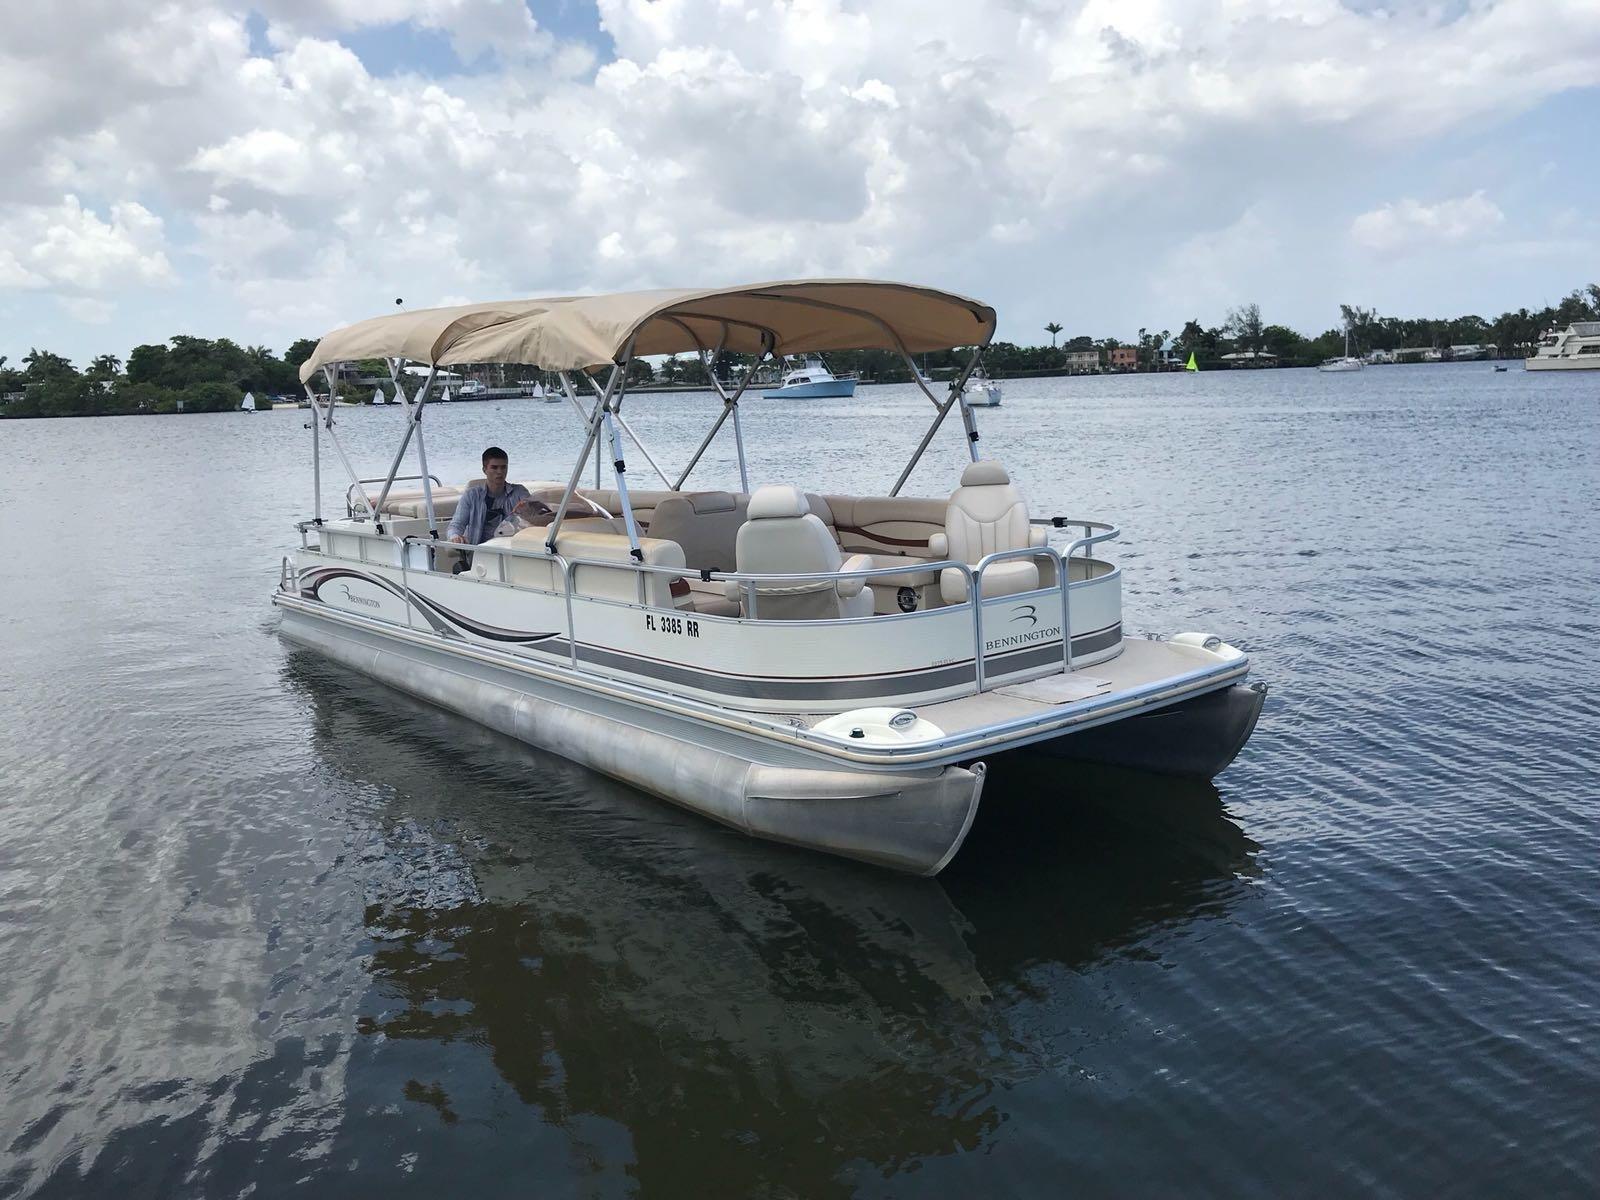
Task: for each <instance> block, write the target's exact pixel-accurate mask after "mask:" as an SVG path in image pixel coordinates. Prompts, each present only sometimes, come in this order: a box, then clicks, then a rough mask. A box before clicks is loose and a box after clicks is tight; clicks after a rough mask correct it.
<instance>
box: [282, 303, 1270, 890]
mask: <svg viewBox="0 0 1600 1200" xmlns="http://www.w3.org/2000/svg"><path fill="white" fill-rule="evenodd" d="M994 327H995V315H994V310H993V309H991V308H989V307H988V306H986V305H983V304H981V303H979V302H977V301H975V300H969V299H967V298H965V297H961V296H955V295H952V294H950V293H945V292H940V291H936V290H934V289H928V288H915V287H908V286H906V285H900V284H881V283H873V282H868V281H856V280H812V281H793V282H780V283H770V284H759V285H752V286H749V287H741V288H720V289H710V290H694V291H671V292H665V291H656V292H645V293H632V294H622V295H613V296H594V297H579V298H562V299H559V300H529V301H519V302H512V303H504V304H494V305H468V306H461V307H458V308H453V309H444V310H434V311H432V312H423V313H418V312H410V313H407V314H406V315H405V320H404V321H397V320H396V319H395V318H394V317H384V318H378V319H375V320H373V321H367V322H363V323H361V324H358V325H355V326H351V327H349V328H346V329H343V330H338V331H335V332H334V333H331V334H329V335H328V336H327V337H325V338H323V339H322V341H321V342H320V343H319V344H318V346H317V348H316V350H315V352H314V353H313V354H312V357H311V358H310V359H308V360H307V361H306V363H305V364H304V365H303V367H302V369H301V378H302V381H303V382H305V383H306V385H307V388H306V391H307V396H308V398H311V399H312V400H313V402H314V403H315V404H316V408H317V419H316V420H314V421H313V422H312V428H313V441H312V461H313V474H314V476H315V477H316V480H317V482H316V483H315V484H314V491H315V496H316V501H315V504H316V507H315V510H314V515H313V516H312V518H311V519H309V520H307V521H304V522H301V523H300V525H299V527H298V528H299V532H300V538H301V545H300V547H299V548H298V549H297V550H295V551H294V552H293V554H292V555H290V556H287V557H285V559H284V561H283V563H282V569H281V575H280V580H279V586H278V590H277V592H276V593H275V595H274V596H273V601H274V603H275V604H276V605H277V606H278V607H279V608H280V609H281V610H282V622H281V631H282V633H283V635H284V636H285V637H286V638H288V639H289V640H291V641H293V642H296V643H299V644H301V645H304V646H307V647H309V648H311V649H313V650H315V651H317V652H319V653H321V654H323V655H325V656H327V657H329V658H331V659H334V660H336V661H338V662H341V663H344V664H346V665H347V666H349V667H351V668H353V669H355V670H358V671H362V672H364V673H366V674H368V675H371V676H373V677H375V678H378V679H380V680H383V681H385V682H387V683H389V684H391V685H393V686H395V687H397V688H399V689H401V690H404V691H406V692H409V693H411V694H412V695H415V696H418V697H421V698H423V699H425V700H428V701H430V702H432V703H435V704H437V705H439V706H441V707H444V708H447V709H451V710H453V711H456V712H459V713H462V714H465V715H467V716H469V717H472V718H474V719H477V720H479V721H482V722H484V723H486V724H489V725H491V726H492V727H494V728H496V729H499V730H501V731H503V732H505V733H507V734H510V735H512V736H514V737H518V738H521V739H522V740H524V741H527V742H529V743H531V744H533V745H536V746H540V747H543V748H545V749H548V750H552V751H555V752H557V753H560V754H563V755H565V756H567V757H569V758H571V759H573V760H574V761H577V762H579V763H582V764H584V765H586V766H588V767H591V768H593V769H595V770H597V771H600V772H602V773H604V774H607V775H610V776H612V777H614V778H617V779H621V780H623V781H625V782H628V783H631V784H633V785H635V786H637V787H640V788H641V789H643V790H645V791H649V792H652V793H654V794H656V795H659V796H662V797H664V798H666V799H668V800H671V801H673V802H675V803H677V804H680V805H682V806H684V807H686V808H690V809H693V810H694V811H697V812H700V813H702V814H704V815H706V816H709V817H711V818H713V819H715V820H718V821H721V822H723V823H725V824H727V825H730V826H733V827H734V828H736V829H740V830H743V831H744V832H746V833H749V834H752V835H754V836H757V837H764V838H769V839H772V840H775V841H781V842H788V843H793V844H797V845H801V846H806V847H809V848H812V849H816V850H823V851H827V852H831V853H836V854H841V855H845V856H847V857H851V858H856V859H860V860H863V861H867V862H871V863H876V864H879V865H883V866H888V867H892V868H895V869H899V870H905V871H911V872H916V873H921V874H933V873H935V872H937V871H938V870H940V869H941V868H942V867H943V866H944V865H945V864H946V863H948V862H949V861H950V859H951V858H952V857H953V856H954V854H955V853H956V851H957V850H958V849H959V848H960V845H961V843H962V841H963V840H964V839H965V837H966V834H967V831H968V829H969V828H970V826H971V823H972V820H973V817H974V815H975V813H976V811H977V808H978V804H979V800H980V797H981V795H982V791H983V783H984V776H985V773H986V770H987V766H986V764H987V763H988V762H989V761H991V760H993V759H994V758H995V757H996V756H998V755H1004V754H1010V753H1013V752H1016V751H1020V750H1022V749H1024V748H1042V749H1045V750H1046V751H1047V752H1049V753H1051V754H1054V755H1057V756H1060V757H1062V758H1065V759H1069V760H1070V759H1084V760H1093V761H1113V762H1117V763H1120V764H1123V765H1133V766H1139V767H1144V768H1147V769H1150V770H1158V771H1165V772H1170V773H1174V774H1184V775H1199V776H1204V777H1209V776H1211V775H1214V774H1216V773H1217V772H1218V771H1220V770H1222V769H1223V768H1224V767H1225V766H1226V765H1227V764H1228V762H1229V761H1231V760H1232V758H1233V757H1234V755H1235V754H1236V753H1237V752H1238V750H1239V748H1240V747H1241V746H1242V745H1243V744H1244V741H1245V740H1246V739H1247V738H1248V737H1249V736H1250V733H1251V731H1252V730H1253V729H1254V726H1255V722H1256V718H1257V716H1258V715H1259V713H1260V710H1261V704H1262V699H1263V695H1264V688H1262V687H1261V685H1248V684H1247V683H1246V679H1247V675H1248V672H1249V666H1250V664H1249V660H1248V658H1247V657H1246V656H1245V655H1244V653H1243V652H1241V651H1240V650H1238V649H1236V648H1234V647H1232V646H1230V645H1227V644H1226V643H1224V642H1223V641H1222V640H1221V639H1220V638H1218V637H1216V636H1212V635H1209V634H1204V633H1186V634H1180V635H1177V636H1174V637H1172V638H1170V639H1165V640H1153V639H1147V638H1128V637H1125V636H1124V632H1123V617H1122V580H1121V570H1120V568H1118V567H1117V566H1116V564H1114V563H1113V562H1111V561H1110V560H1109V559H1108V558H1106V557H1104V556H1103V555H1104V550H1103V547H1104V546H1106V545H1107V544H1108V543H1109V542H1111V541H1112V540H1113V539H1114V538H1115V537H1116V536H1117V530H1116V529H1115V528H1114V527H1113V526H1111V525H1109V524H1106V523H1104V522H1099V521H1095V520H1089V519H1081V518H1077V517H1070V518H1069V517H1065V516H1057V517H1048V518H1046V517H1039V516H1035V515H1032V514H1030V512H1029V510H1028V507H1027V504H1026V502H1025V500H1024V499H1023V496H1022V493H1021V491H1020V489H1019V488H1018V487H1017V485H1016V484H1015V483H1014V482H1013V480H1012V479H1011V476H1010V472H1009V471H1008V470H1007V469H1006V468H1005V466H1004V465H1003V464H1002V463H1001V462H999V461H997V460H995V459H992V458H983V457H981V456H980V454H979V445H980V440H979V432H978V428H977V423H976V419H975V417H974V414H973V411H972V405H971V403H970V400H969V398H968V395H967V392H966V385H967V384H968V382H969V380H970V377H971V375H972V373H973V372H974V371H975V370H976V369H977V367H978V366H979V365H980V363H981V359H982V353H983V349H984V347H985V346H987V344H988V341H989V339H990V338H991V337H992V336H993V334H994ZM956 348H966V349H967V350H968V351H969V353H970V356H969V357H968V359H967V363H966V366H965V368H964V369H963V370H961V371H960V372H958V374H957V376H956V378H955V379H953V380H952V381H951V382H950V384H949V387H948V389H947V390H946V392H945V394H944V395H943V396H942V397H940V396H936V395H934V394H933V392H932V389H927V388H925V389H924V390H926V391H927V393H928V395H927V398H928V399H929V400H930V401H931V403H932V409H933V412H932V415H931V419H930V424H929V427H928V429H927V432H926V433H925V434H924V436H923V438H922V440H921V442H920V443H919V444H918V445H917V446H916V448H915V449H914V450H913V452H912V453H911V457H910V460H909V461H908V462H907V463H906V466H905V468H904V469H903V470H902V471H901V472H900V474H899V477H898V478H897V479H896V480H895V482H894V484H893V485H892V486H891V487H889V488H888V489H887V491H886V493H884V494H881V495H854V494H845V493H842V492H839V491H829V490H826V485H825V482H824V481H811V480H805V481H800V480H785V481H782V482H774V483H769V484H767V485H766V486H758V487H752V486H751V480H750V478H749V467H748V464H747V462H746V459H745V453H744V438H743V433H742V428H741V423H740V417H739V405H740V402H741V399H742V397H743V395H744V393H745V390H746V388H747V387H748V385H749V384H750V381H751V379H752V376H753V374H754V372H755V369H756V367H757V366H759V365H760V364H761V363H763V362H764V361H768V360H771V359H774V358H779V357H781V356H782V355H784V354H788V353H795V354H803V353H805V352H808V351H812V352H815V351H825V350H832V349H886V350H893V351H898V352H900V353H901V354H903V355H906V356H907V357H908V358H909V355H910V354H912V353H926V352H930V351H943V350H952V349H956ZM723 351H728V352H731V353H734V354H740V355H744V356H746V357H747V358H748V359H749V360H750V364H749V368H748V369H747V370H746V371H745V372H744V374H743V375H742V377H740V378H739V380H738V382H737V383H736V384H734V385H724V384H723V383H722V382H721V381H719V380H716V379H715V378H714V377H713V382H712V386H713V389H714V393H713V395H714V400H713V402H712V411H713V414H714V416H713V419H712V421H711V427H710V429H709V431H708V432H707V434H706V435H705V437H704V439H703V440H702V441H701V443H700V445H699V448H698V450H697V451H696V452H695V454H694V455H693V456H691V458H690V460H689V462H688V463H687V465H686V466H685V467H684V468H683V469H682V470H681V471H679V472H677V473H675V474H672V473H668V472H666V471H664V470H662V468H661V467H660V466H659V464H658V461H657V459H656V458H655V456H653V455H652V454H650V452H649V451H648V450H647V449H646V448H645V447H644V446H643V444H642V443H640V442H639V439H638V438H637V436H636V435H635V434H634V431H633V430H632V428H631V426H630V425H629V424H628V422H627V420H626V419H625V418H624V416H623V413H622V407H623V402H624V399H625V396H626V390H627V389H626V366H627V364H628V363H629V362H630V361H631V360H632V359H633V358H634V357H635V356H643V355H651V354H671V353H691V352H692V353H697V354H699V355H700V356H701V358H702V361H703V362H704V363H706V364H707V365H708V366H709V364H710V363H711V362H712V361H714V360H715V358H716V356H717V355H718V354H719V353H721V352H723ZM373 358H385V359H387V360H388V361H389V363H390V364H391V367H390V369H391V371H392V372H395V373H396V375H397V377H398V372H399V370H400V369H401V366H402V364H403V363H404V362H405V361H414V362H418V363H422V364H425V365H427V367H428V368H429V369H430V371H434V370H437V369H438V368H440V367H442V366H445V365H448V364H453V363H463V362H484V363H500V362H504V363H508V364H518V365H525V366H535V367H538V368H540V369H542V370H545V371H549V372H553V373H555V377H556V378H557V379H558V380H559V381H560V382H561V384H562V390H563V392H564V393H565V395H566V396H567V398H568V399H569V400H571V401H573V402H574V403H577V402H578V399H577V398H578V394H579V393H578V389H577V386H576V382H577V381H580V380H581V381H583V382H585V383H586V384H588V385H591V388H592V395H593V397H594V399H593V401H592V404H585V405H584V406H583V415H584V425H583V428H584V437H583V439H582V440H581V444H580V445H578V446H577V447H576V451H577V453H576V459H575V463H574V466H573V469H572V471H571V473H570V474H569V476H568V477H567V478H566V479H565V480H533V481H529V485H528V486H529V487H530V489H532V490H533V491H534V494H535V497H536V498H537V499H538V504H537V505H536V506H530V508H529V510H528V511H529V513H530V514H532V516H531V519H530V523H528V524H527V526H526V527H525V528H520V529H504V530H502V531H501V535H500V536H495V537H493V538H491V539H490V540H488V541H486V542H484V543H482V544H481V545H478V546H475V547H472V548H471V549H470V551H469V552H468V553H467V554H464V553H463V551H462V549H461V548H459V547H455V546H447V545H446V544H444V543H442V542H441V541H440V540H439V532H440V524H441V521H442V520H443V519H444V518H446V517H447V516H449V515H450V514H451V513H452V512H453V511H454V507H455V505H456V503H457V502H458V501H459V499H460V497H461V496H462V495H463V493H464V488H462V487H460V486H444V485H442V484H440V483H439V482H438V481H437V480H435V479H434V478H433V477H432V476H431V475H430V474H429V472H428V467H427V455H426V448H425V446H424V443H423V437H422V424H421V417H422V412H423V409H424V407H425V406H426V403H427V401H428V395H429V392H430V391H431V387H432V379H431V377H430V380H429V382H425V383H424V385H423V387H422V389H421V391H420V392H419V394H418V395H417V396H416V397H415V398H414V400H413V402H412V403H411V404H410V405H409V406H408V408H407V410H406V419H405V421H404V423H403V429H402V431H401V435H400V439H399V448H398V451H397V452H396V454H395V455H394V457H393V459H392V461H391V465H390V466H389V469H388V474H387V476H385V477H384V478H383V479H382V480H381V487H379V488H375V489H371V490H369V487H368V484H369V483H372V482H376V481H370V480H364V479H361V478H359V477H358V476H357V474H356V472H355V469H354V468H353V466H352V465H351V464H350V461H349V458H348V456H347V454H346V453H345V451H344V448H343V447H342V445H341V444H340V443H339V440H338V432H337V430H336V428H335V426H334V423H333V421H332V406H331V405H327V404H324V403H323V402H321V401H320V400H319V398H317V397H316V395H315V393H314V392H313V390H312V388H311V386H310V382H311V380H312V378H313V377H314V375H315V373H316V372H317V371H319V370H322V371H326V372H328V373H329V375H330V377H331V375H332V371H333V369H334V367H335V365H336V364H338V363H341V362H347V361H352V360H357V359H361V360H366V359H373ZM708 373H709V372H708ZM540 411H543V410H540ZM952 411H959V413H960V415H961V419H962V422H963V425H964V427H965V430H966V434H967V436H966V439H965V441H966V445H967V446H968V448H969V454H968V457H969V459H970V461H968V462H967V464H966V466H965V467H964V469H963V470H962V472H961V475H960V484H959V486H958V487H956V488H955V490H954V491H953V492H951V493H950V494H949V495H948V496H933V497H923V498H913V497H909V496H905V495H903V494H902V490H903V488H904V487H905V485H906V483H907V482H908V480H909V479H910V477H911V475H912V473H913V472H914V471H915V469H916V468H917V466H918V464H919V462H920V461H921V459H922V457H923V455H924V452H925V451H926V450H927V448H928V446H929V444H930V443H931V442H932V440H933V437H934V434H935V433H936V432H937V430H938V429H939V428H940V426H941V425H942V423H943V422H944V421H945V419H946V418H947V417H948V416H949V414H950V413H951V412H952ZM430 424H431V423H430ZM730 428H731V430H732V432H733V441H734V450H735V454H736V461H737V463H738V475H739V479H738V486H737V488H736V489H735V488H734V487H732V486H729V487H728V488H727V489H726V490H693V489H689V488H688V487H687V486H686V485H687V482H688V479H689V477H690V475H691V474H692V473H693V471H694V469H695V467H696V466H697V465H698V464H699V463H700V461H701V459H702V457H703V456H704V454H705V451H706V449H707V447H708V446H709V445H710V443H711V442H712V440H713V439H714V438H715V437H716V436H717V435H718V433H719V432H721V431H723V430H724V429H730ZM627 439H631V440H632V441H633V443H634V444H635V446H636V447H637V448H638V450H639V452H640V454H641V455H643V457H644V458H645V459H646V461H647V462H648V463H649V464H650V466H651V468H652V469H653V470H654V471H655V472H656V473H657V474H658V475H659V476H660V479H661V483H662V485H663V486H662V487H661V488H659V489H643V488H639V487H637V486H635V485H633V483H632V482H631V479H632V476H631V473H629V472H628V470H627V462H626V460H625V457H624V445H625V440H627ZM325 441H326V442H327V443H328V444H329V445H330V446H331V447H332V448H333V449H334V450H335V451H336V454H337V459H338V461H339V462H340V463H341V464H342V465H343V466H344V468H345V470H346V472H347V473H348V474H349V476H350V479H351V484H350V491H349V492H348V493H347V494H348V496H349V497H350V502H349V505H348V507H347V510H346V512H345V513H344V514H343V515H329V516H325V515H324V514H323V513H322V511H321V488H320V472H321V465H322V446H323V443H324V442H325ZM597 447H600V448H602V449H601V453H600V455H599V458H600V460H601V461H607V460H609V461H610V463H611V472H612V473H611V478H610V480H609V481H608V486H604V487H601V486H596V487H594V488H589V487H580V486H579V483H580V479H581V478H582V477H583V475H584V473H585V471H586V469H587V466H588V464H590V463H592V462H593V461H595V458H596V454H595V452H596V449H597ZM412 448H414V449H415V452H416V455H417V460H418V468H417V469H418V474H417V475H416V476H413V477H411V478H415V479H416V480H418V481H419V482H420V488H417V489H412V490H409V491H406V492H400V491H397V490H395V488H394V484H395V483H396V482H397V481H399V480H401V479H404V478H407V477H404V476H400V475H399V474H398V472H399V471H400V469H401V465H402V462H403V461H404V458H405V456H406V454H407V453H408V451H409V450H410V449H412ZM374 492H375V493H376V494H374ZM1062 770H1064V771H1070V770H1071V767H1070V766H1063V767H1062Z"/></svg>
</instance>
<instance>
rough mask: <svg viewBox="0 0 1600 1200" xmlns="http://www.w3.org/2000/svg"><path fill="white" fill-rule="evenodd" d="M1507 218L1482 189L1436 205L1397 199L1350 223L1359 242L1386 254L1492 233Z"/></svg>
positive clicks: (1352, 233)
mask: <svg viewBox="0 0 1600 1200" xmlns="http://www.w3.org/2000/svg"><path fill="white" fill-rule="evenodd" d="M1504 221H1505V214H1504V213H1503V212H1501V211H1500V206H1499V205H1497V204H1496V203H1495V202H1494V201H1493V200H1490V199H1489V198H1488V197H1487V196H1485V195H1484V194H1483V193H1482V192H1481V191H1480V192H1473V193H1472V194H1471V195H1470V196H1459V197H1457V198H1455V199H1453V200H1441V201H1439V203H1437V204H1423V203H1421V202H1419V201H1416V200H1411V199H1405V200H1398V201H1396V202H1394V203H1393V204H1385V205H1384V206H1383V207H1382V208H1378V209H1374V210H1373V211H1372V212H1365V213H1362V214H1361V215H1360V216H1359V217H1357V218H1356V219H1355V220H1354V221H1353V222H1351V224H1350V236H1351V238H1352V239H1354V240H1355V242H1356V244H1357V245H1360V246H1364V247H1366V248H1367V249H1369V250H1380V251H1384V252H1386V253H1394V252H1404V251H1407V250H1414V249H1417V248H1418V247H1419V246H1421V245H1426V244H1438V243H1441V242H1462V241H1466V240H1468V239H1470V238H1475V237H1479V236H1481V235H1483V234H1486V233H1489V232H1491V231H1493V230H1494V229H1495V228H1497V227H1498V226H1499V225H1501V224H1502V223H1503V222H1504Z"/></svg>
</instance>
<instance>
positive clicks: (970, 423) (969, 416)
mask: <svg viewBox="0 0 1600 1200" xmlns="http://www.w3.org/2000/svg"><path fill="white" fill-rule="evenodd" d="M961 424H962V425H964V426H965V427H966V430H967V452H968V453H969V454H971V455H972V461H973V462H977V461H978V418H977V417H976V416H975V415H974V414H973V411H972V405H970V404H968V403H967V393H966V392H962V393H961Z"/></svg>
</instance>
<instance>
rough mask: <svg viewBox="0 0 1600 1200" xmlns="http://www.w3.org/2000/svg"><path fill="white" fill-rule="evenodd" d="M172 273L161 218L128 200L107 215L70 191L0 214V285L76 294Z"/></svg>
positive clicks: (153, 281) (161, 279)
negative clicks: (55, 199) (46, 203)
mask: <svg viewBox="0 0 1600 1200" xmlns="http://www.w3.org/2000/svg"><path fill="white" fill-rule="evenodd" d="M173 279H174V274H173V270H172V264H171V263H170V262H169V261H168V260H167V255H166V252H165V249H164V238H163V230H162V222H161V219H160V218H159V217H157V216H156V215H155V214H154V213H152V212H150V211H149V210H148V209H146V208H145V207H144V206H143V205H141V204H138V203H136V202H134V201H132V200H128V201H122V202H119V203H117V204H114V205H112V206H111V219H110V220H109V221H108V220H104V219H102V218H101V217H100V216H98V215H97V214H95V213H94V212H92V211H91V210H89V209H87V208H85V207H84V206H83V204H82V203H81V202H80V201H79V199H78V197H77V196H73V195H67V196H63V197H62V198H61V200H60V202H59V203H57V204H54V205H49V206H38V205H35V206H26V207H18V208H14V209H12V210H11V211H10V212H8V213H6V215H5V216H4V217H3V218H0V286H9V287H25V288H55V289H59V290H61V291H63V292H65V293H68V294H76V293H81V292H97V291H103V290H105V289H108V288H113V287H122V286H127V285H159V284H168V283H171V282H172V281H173Z"/></svg>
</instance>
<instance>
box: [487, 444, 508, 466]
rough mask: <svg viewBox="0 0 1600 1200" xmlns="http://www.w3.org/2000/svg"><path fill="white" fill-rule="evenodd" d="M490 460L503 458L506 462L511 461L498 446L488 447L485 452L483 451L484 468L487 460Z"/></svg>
mask: <svg viewBox="0 0 1600 1200" xmlns="http://www.w3.org/2000/svg"><path fill="white" fill-rule="evenodd" d="M491 458H503V459H505V460H506V461H507V462H510V461H511V459H510V457H509V456H508V455H507V454H506V452H505V451H504V450H502V449H500V447H499V446H490V447H489V448H488V449H487V450H485V451H484V452H483V462H484V465H485V466H487V465H488V463H489V460H490V459H491Z"/></svg>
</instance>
